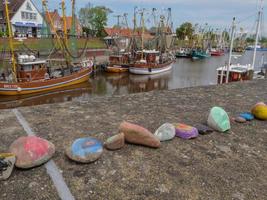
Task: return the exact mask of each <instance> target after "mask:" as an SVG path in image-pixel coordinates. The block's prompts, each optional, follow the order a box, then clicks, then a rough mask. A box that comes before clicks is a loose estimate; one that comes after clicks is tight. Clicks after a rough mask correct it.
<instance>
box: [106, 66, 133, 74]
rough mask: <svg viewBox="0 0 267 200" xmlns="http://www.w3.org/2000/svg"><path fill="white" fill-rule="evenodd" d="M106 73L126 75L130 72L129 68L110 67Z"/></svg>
mask: <svg viewBox="0 0 267 200" xmlns="http://www.w3.org/2000/svg"><path fill="white" fill-rule="evenodd" d="M105 71H106V72H109V73H124V72H128V71H129V68H126V67H121V66H108V67H107V68H106V70H105Z"/></svg>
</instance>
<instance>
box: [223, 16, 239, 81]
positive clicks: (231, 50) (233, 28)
mask: <svg viewBox="0 0 267 200" xmlns="http://www.w3.org/2000/svg"><path fill="white" fill-rule="evenodd" d="M235 29H236V25H235V17H234V18H233V24H232V30H231V44H230V52H229V60H228V65H227V74H226V83H228V82H229V74H230V66H231V60H232V53H233V46H234V38H235V37H234V35H235ZM223 73H224V69H222V71H221V84H222V83H223Z"/></svg>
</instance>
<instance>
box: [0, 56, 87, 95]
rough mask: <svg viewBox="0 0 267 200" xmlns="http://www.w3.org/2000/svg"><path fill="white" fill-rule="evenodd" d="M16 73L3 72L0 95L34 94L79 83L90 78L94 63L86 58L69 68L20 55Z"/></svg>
mask: <svg viewBox="0 0 267 200" xmlns="http://www.w3.org/2000/svg"><path fill="white" fill-rule="evenodd" d="M15 71H16V73H15V75H14V76H12V75H9V76H6V75H5V74H4V73H3V74H2V77H1V79H2V80H1V81H0V95H23V94H32V93H38V92H43V91H48V90H53V89H57V88H61V87H66V86H71V85H74V84H79V83H82V82H86V81H88V80H89V75H90V74H91V73H92V63H91V61H90V60H85V61H82V62H80V63H76V64H75V65H72V68H71V70H70V69H69V68H65V69H64V68H51V67H49V66H48V60H38V59H36V58H35V57H34V56H33V55H32V56H28V55H20V56H18V63H17V64H16V65H15Z"/></svg>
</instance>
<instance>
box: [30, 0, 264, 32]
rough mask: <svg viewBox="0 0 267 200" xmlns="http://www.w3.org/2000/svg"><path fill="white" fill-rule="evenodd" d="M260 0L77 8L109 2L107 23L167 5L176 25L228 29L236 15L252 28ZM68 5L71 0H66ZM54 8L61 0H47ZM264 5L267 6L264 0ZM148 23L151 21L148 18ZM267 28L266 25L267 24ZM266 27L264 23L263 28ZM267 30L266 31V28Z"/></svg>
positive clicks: (127, 2)
mask: <svg viewBox="0 0 267 200" xmlns="http://www.w3.org/2000/svg"><path fill="white" fill-rule="evenodd" d="M33 1H34V2H35V4H37V5H41V0H33ZM259 1H260V0H90V1H89V0H76V10H77V11H78V10H79V9H80V8H81V7H84V6H85V5H86V4H88V3H89V2H90V3H91V4H92V5H94V6H106V7H108V8H110V9H111V10H112V11H113V13H112V14H110V15H109V21H108V26H113V25H114V24H115V23H116V21H117V20H116V18H115V15H122V14H123V13H129V16H128V21H129V23H130V24H132V18H133V9H134V7H135V6H137V7H138V8H140V9H141V8H145V9H146V18H147V19H148V18H150V19H151V20H150V21H151V22H152V15H151V10H152V8H156V9H157V10H158V13H164V10H166V9H167V8H172V18H173V23H174V27H178V26H179V25H180V24H182V23H183V22H187V21H189V22H192V23H193V24H196V23H198V24H200V25H204V24H205V23H208V24H209V26H210V27H212V28H214V29H215V28H219V29H225V28H227V29H229V27H230V25H231V22H232V19H233V17H236V18H237V21H238V22H240V23H238V27H242V28H244V29H245V30H246V31H248V32H252V30H254V29H256V28H255V21H256V15H257V9H258V7H259ZM66 2H67V5H71V4H70V0H66ZM48 3H49V4H48V5H49V8H50V9H51V10H53V9H55V8H57V7H58V8H59V7H60V5H59V4H60V0H48ZM264 6H265V7H266V6H267V0H265V3H264ZM147 23H148V24H147V25H148V26H152V25H153V24H152V23H149V22H148V21H147ZM266 28H267V27H266ZM263 29H264V30H265V27H264V28H263ZM264 32H265V31H264Z"/></svg>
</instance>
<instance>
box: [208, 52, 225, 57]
mask: <svg viewBox="0 0 267 200" xmlns="http://www.w3.org/2000/svg"><path fill="white" fill-rule="evenodd" d="M210 55H211V56H223V55H224V52H221V51H218V52H211V53H210Z"/></svg>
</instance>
